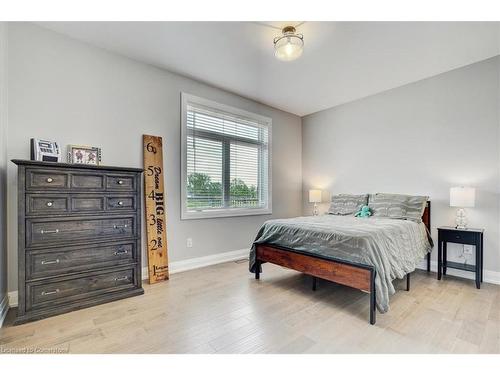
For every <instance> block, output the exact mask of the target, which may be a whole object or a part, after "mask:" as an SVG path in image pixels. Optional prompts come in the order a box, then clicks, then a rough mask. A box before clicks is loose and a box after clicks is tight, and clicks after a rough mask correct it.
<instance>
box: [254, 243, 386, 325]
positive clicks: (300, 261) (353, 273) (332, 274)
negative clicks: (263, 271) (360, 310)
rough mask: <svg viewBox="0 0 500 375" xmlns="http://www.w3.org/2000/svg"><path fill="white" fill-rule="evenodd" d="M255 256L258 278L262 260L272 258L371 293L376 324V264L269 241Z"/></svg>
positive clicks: (314, 274) (285, 265)
mask: <svg viewBox="0 0 500 375" xmlns="http://www.w3.org/2000/svg"><path fill="white" fill-rule="evenodd" d="M255 259H256V271H255V278H256V279H259V278H260V265H261V263H262V262H269V263H273V264H277V265H279V266H282V267H286V268H290V269H293V270H296V271H299V272H302V273H305V274H308V275H311V276H313V277H319V278H321V279H325V280H329V281H333V282H335V283H337V284H342V285H346V286H349V287H351V288H355V289H359V290H362V291H365V292H368V293H370V324H375V320H376V318H375V309H376V305H375V301H376V299H375V297H376V291H375V274H376V271H375V269H374V268H373V267H371V266H368V265H362V264H354V263H349V262H344V261H340V260H332V259H326V258H321V257H318V256H314V255H305V254H300V253H297V252H293V251H290V250H283V249H280V248H277V247H273V246H269V245H266V244H260V245H257V246H256V257H255Z"/></svg>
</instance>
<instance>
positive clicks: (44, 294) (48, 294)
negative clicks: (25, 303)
mask: <svg viewBox="0 0 500 375" xmlns="http://www.w3.org/2000/svg"><path fill="white" fill-rule="evenodd" d="M57 293H59V289H55V290H51V291H49V292H46V291H45V290H44V291H43V292H42V296H50V295H51V294H57Z"/></svg>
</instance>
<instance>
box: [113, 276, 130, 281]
mask: <svg viewBox="0 0 500 375" xmlns="http://www.w3.org/2000/svg"><path fill="white" fill-rule="evenodd" d="M127 280H128V276H123V277H115V281H127Z"/></svg>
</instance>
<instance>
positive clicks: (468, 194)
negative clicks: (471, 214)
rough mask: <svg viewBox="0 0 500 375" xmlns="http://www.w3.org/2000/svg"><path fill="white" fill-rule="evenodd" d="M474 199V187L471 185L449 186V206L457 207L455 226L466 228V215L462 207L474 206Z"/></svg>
mask: <svg viewBox="0 0 500 375" xmlns="http://www.w3.org/2000/svg"><path fill="white" fill-rule="evenodd" d="M475 200H476V189H474V188H471V187H464V186H458V187H452V188H450V207H458V210H457V216H456V219H455V224H456V225H455V228H457V229H467V215H466V213H465V210H464V208H466V207H474V203H475Z"/></svg>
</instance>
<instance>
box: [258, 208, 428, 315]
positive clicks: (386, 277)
mask: <svg viewBox="0 0 500 375" xmlns="http://www.w3.org/2000/svg"><path fill="white" fill-rule="evenodd" d="M431 242H432V240H430V238H429V237H428V235H427V228H426V227H425V225H424V224H423V223H416V222H413V221H409V220H398V219H384V218H373V217H371V218H357V217H352V216H337V215H324V216H308V217H297V218H293V219H278V220H269V221H266V222H265V223H264V224H263V225H262V227H261V228H260V230H259V233H258V234H257V237H256V239H255V242H254V244H253V245H252V249H251V250H250V265H249V267H250V271H251V272H255V244H261V243H266V244H269V245H276V246H281V247H286V248H289V249H292V250H295V251H298V252H302V253H309V254H319V255H322V256H324V257H329V258H332V259H341V260H347V261H350V262H354V263H361V264H367V265H371V266H373V267H374V268H375V270H376V271H377V275H376V279H375V287H376V290H377V294H376V297H377V307H378V309H379V311H380V312H382V313H383V312H386V311H387V310H388V309H389V296H390V295H392V294H394V293H395V289H394V287H393V285H392V281H393V280H394V279H396V278H399V279H400V278H403V277H404V276H405V275H406V274H407V273H409V272H412V271H413V270H415V267H416V265H417V264H418V263H419V261H420V260H421V259H422V258H423V257H424V256H425V255H426V254H427V253H428V252H430V251H431V248H432V243H431Z"/></svg>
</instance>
